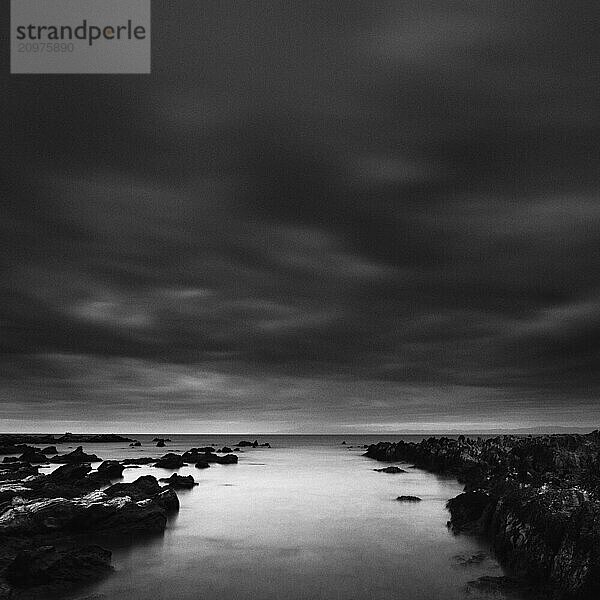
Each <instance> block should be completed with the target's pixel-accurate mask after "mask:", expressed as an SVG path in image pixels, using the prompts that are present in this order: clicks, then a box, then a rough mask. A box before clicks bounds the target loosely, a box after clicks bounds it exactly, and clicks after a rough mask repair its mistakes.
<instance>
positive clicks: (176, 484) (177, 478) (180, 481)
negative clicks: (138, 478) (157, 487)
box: [160, 473, 198, 489]
mask: <svg viewBox="0 0 600 600" xmlns="http://www.w3.org/2000/svg"><path fill="white" fill-rule="evenodd" d="M160 481H164V482H165V483H167V484H168V485H169V486H170V487H172V488H175V489H191V488H193V487H194V486H195V485H198V484H197V483H196V481H195V480H194V478H193V477H192V476H191V475H187V476H186V477H183V476H181V475H177V473H173V475H171V477H163V478H162V479H160Z"/></svg>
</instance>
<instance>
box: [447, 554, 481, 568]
mask: <svg viewBox="0 0 600 600" xmlns="http://www.w3.org/2000/svg"><path fill="white" fill-rule="evenodd" d="M453 558H454V560H455V561H456V564H457V565H459V566H461V567H470V566H472V565H479V564H481V563H482V562H484V561H485V560H487V558H488V555H487V554H486V553H485V552H476V553H475V554H471V555H465V554H457V555H456V556H454V557H453Z"/></svg>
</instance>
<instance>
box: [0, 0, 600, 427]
mask: <svg viewBox="0 0 600 600" xmlns="http://www.w3.org/2000/svg"><path fill="white" fill-rule="evenodd" d="M7 4H8V3H7ZM1 10H2V13H3V17H6V15H7V10H8V6H3V7H2V9H1ZM599 12H600V6H599V5H598V3H597V2H578V1H575V2H572V1H569V2H567V1H566V0H565V1H562V2H554V1H551V0H550V1H548V0H544V1H538V2H524V3H514V2H502V1H501V2H498V1H494V2H491V1H486V0H481V1H478V2H470V1H469V2H467V1H464V2H461V1H452V2H448V1H443V2H442V1H436V2H431V1H427V0H420V1H418V2H417V1H410V0H408V1H403V2H398V1H386V0H381V1H378V2H376V3H374V2H370V1H363V2H356V1H348V2H340V1H330V2H312V1H306V2H294V3H292V2H261V1H257V0H252V1H243V0H236V2H219V1H211V0H209V1H206V2H197V1H196V0H193V1H192V0H178V2H176V3H167V2H166V1H162V2H157V1H155V2H154V3H153V28H152V45H153V64H152V74H151V75H132V76H123V75H121V76H103V75H65V76H50V75H46V76H28V75H20V76H17V75H13V76H10V75H8V74H7V73H8V56H3V57H2V69H1V70H0V73H1V74H0V79H1V81H0V84H1V85H2V94H1V95H0V139H2V141H3V144H2V146H3V148H2V152H1V153H0V194H1V196H0V197H1V200H0V247H1V253H0V269H1V272H2V273H3V275H2V276H1V277H0V430H2V431H47V432H60V431H65V430H69V431H97V432H104V431H116V432H131V433H139V432H159V431H161V432H177V431H180V432H188V433H195V432H214V433H219V432H224V433H238V432H239V433H242V432H261V433H263V432H271V433H298V432H308V433H311V432H313V433H314V432H318V433H336V432H340V433H352V432H355V433H361V432H371V431H372V432H382V433H395V432H398V433H401V432H403V431H444V430H464V431H472V430H476V429H486V428H514V427H538V426H542V427H543V426H548V425H563V426H584V427H587V426H590V427H595V426H597V425H598V423H600V406H599V404H598V392H599V390H600V370H599V368H598V367H599V358H600V203H599V198H598V192H599V190H600V152H599V144H598V140H599V139H600V108H599V107H600V44H599V43H598V31H597V29H596V27H595V23H597V22H598V18H599V17H600V14H599ZM2 27H3V28H4V29H3V31H4V32H5V31H6V27H7V23H6V19H4V18H3V19H2Z"/></svg>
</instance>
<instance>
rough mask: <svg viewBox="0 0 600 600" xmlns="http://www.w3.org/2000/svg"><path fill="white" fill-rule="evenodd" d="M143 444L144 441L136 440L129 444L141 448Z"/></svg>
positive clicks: (131, 446)
mask: <svg viewBox="0 0 600 600" xmlns="http://www.w3.org/2000/svg"><path fill="white" fill-rule="evenodd" d="M141 445H142V442H138V441H135V442H132V443H131V444H129V447H130V448H139V447H140V446H141Z"/></svg>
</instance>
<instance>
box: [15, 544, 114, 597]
mask: <svg viewBox="0 0 600 600" xmlns="http://www.w3.org/2000/svg"><path fill="white" fill-rule="evenodd" d="M110 563H111V553H110V552H109V551H108V550H105V549H104V548H101V547H100V546H84V547H83V548H75V549H72V550H67V551H58V550H56V548H54V546H42V547H40V548H36V549H34V550H24V551H22V552H19V554H17V556H16V557H15V558H14V559H13V560H12V562H11V563H10V564H9V565H8V567H7V569H6V578H7V579H8V581H9V582H11V583H13V584H15V585H17V586H19V587H22V588H29V587H33V586H39V585H46V584H51V583H73V582H81V581H90V580H93V579H97V578H98V577H102V576H103V575H105V574H106V573H108V572H109V571H110V570H111V569H112V567H111V564H110Z"/></svg>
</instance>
